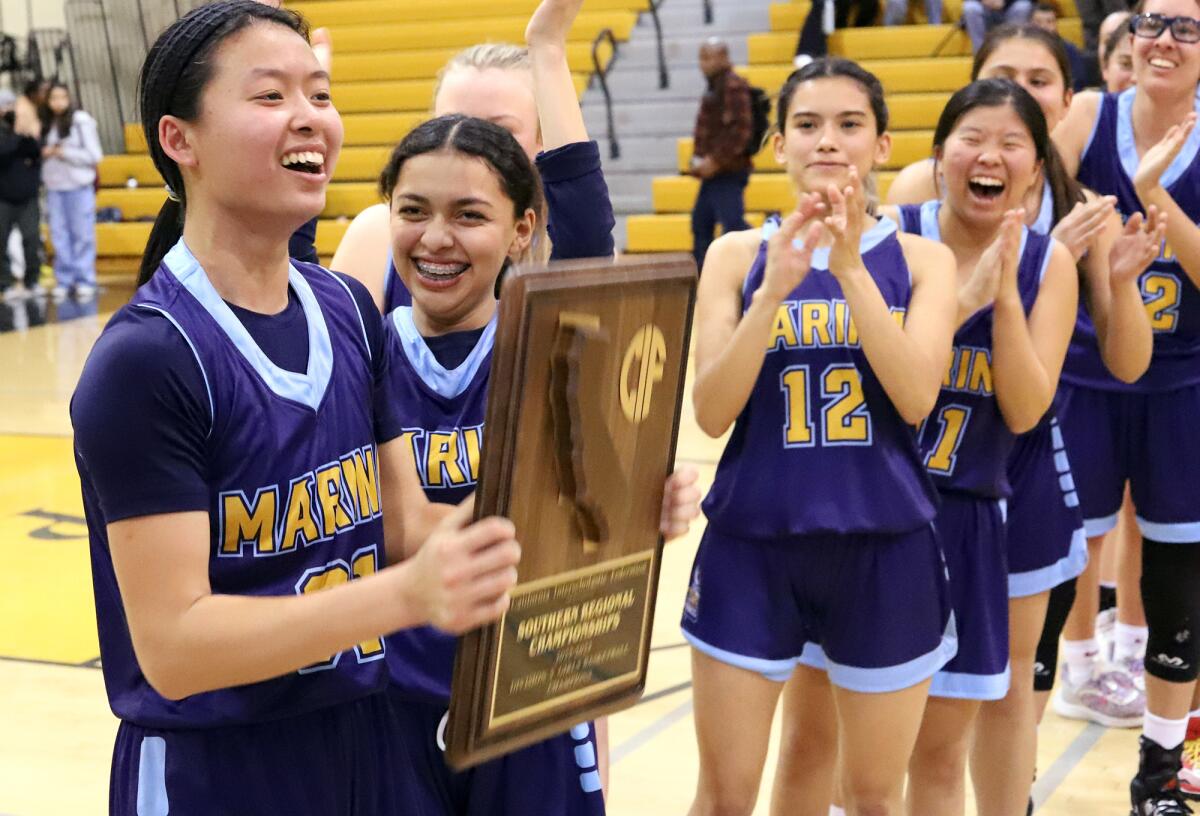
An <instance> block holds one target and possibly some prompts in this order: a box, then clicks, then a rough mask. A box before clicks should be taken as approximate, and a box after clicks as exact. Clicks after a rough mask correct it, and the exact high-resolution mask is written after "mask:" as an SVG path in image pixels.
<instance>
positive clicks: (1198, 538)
mask: <svg viewBox="0 0 1200 816" xmlns="http://www.w3.org/2000/svg"><path fill="white" fill-rule="evenodd" d="M1134 518H1136V519H1137V524H1138V529H1140V530H1141V531H1142V535H1144V536H1145V537H1146V538H1148V539H1150V540H1151V541H1161V542H1163V543H1164V544H1195V543H1196V542H1200V521H1185V522H1179V523H1174V524H1163V523H1161V522H1157V521H1147V520H1146V519H1144V518H1142V517H1141V516H1134Z"/></svg>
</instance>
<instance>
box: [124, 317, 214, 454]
mask: <svg viewBox="0 0 1200 816" xmlns="http://www.w3.org/2000/svg"><path fill="white" fill-rule="evenodd" d="M137 306H138V308H140V309H146V310H148V311H151V312H158V313H159V314H160V315H162V316H163V317H165V318H166V319H167V320H169V321H171V325H172V326H174V327H175V328H176V329H178V330H179V333H180V334H181V335H183V341H184V342H185V343H187V344H188V348H190V349H191V350H192V356H193V357H195V358H196V365H198V366H200V376H201V377H202V378H203V379H204V390H205V392H206V393H207V394H208V420H209V426H208V433H206V434H205V436H211V435H212V429H213V425H214V424H216V421H217V413H216V410H217V409H216V405H215V403H214V402H213V394H212V386H211V385H209V384H208V372H207V371H205V370H204V362H203V361H202V360H201V359H200V352H198V351H196V344H195V343H193V342H192V338H190V337H188V333H187V332H185V331H184V330H183V326H180V325H179V321H178V320H176V319H175V318H173V317H171V313H170V312H168V311H167V310H166V309H161V308H159V307H158V306H151V305H150V304H149V303H139V304H137Z"/></svg>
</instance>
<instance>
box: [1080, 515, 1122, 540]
mask: <svg viewBox="0 0 1200 816" xmlns="http://www.w3.org/2000/svg"><path fill="white" fill-rule="evenodd" d="M1118 513H1119V511H1118ZM1118 513H1113V514H1112V515H1111V516H1104V517H1103V518H1085V519H1084V520H1083V531H1084V532H1085V533H1086V534H1087V537H1088V538H1095V537H1096V536H1102V535H1104V534H1105V533H1107V532H1108V531H1109V530H1111V529H1112V528H1114V527H1116V526H1117V515H1118Z"/></svg>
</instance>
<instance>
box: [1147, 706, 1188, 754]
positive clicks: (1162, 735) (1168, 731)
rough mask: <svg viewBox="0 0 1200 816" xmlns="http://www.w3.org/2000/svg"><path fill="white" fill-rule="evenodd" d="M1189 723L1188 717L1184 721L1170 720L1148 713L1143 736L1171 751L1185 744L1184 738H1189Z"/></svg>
mask: <svg viewBox="0 0 1200 816" xmlns="http://www.w3.org/2000/svg"><path fill="white" fill-rule="evenodd" d="M1187 723H1188V721H1187V717H1184V718H1183V719H1182V720H1168V719H1167V718H1165V717H1158V716H1155V715H1154V714H1151V713H1150V712H1149V711H1147V712H1146V719H1145V721H1144V722H1143V723H1142V735H1143V736H1145V737H1146V739H1149V740H1154V741H1155V742H1157V743H1158V744H1159V745H1161V746H1162V747H1163V748H1166V749H1167V750H1168V751H1169V750H1171V749H1172V748H1177V747H1179V746H1180V745H1181V744H1182V743H1183V739H1184V737H1186V736H1187Z"/></svg>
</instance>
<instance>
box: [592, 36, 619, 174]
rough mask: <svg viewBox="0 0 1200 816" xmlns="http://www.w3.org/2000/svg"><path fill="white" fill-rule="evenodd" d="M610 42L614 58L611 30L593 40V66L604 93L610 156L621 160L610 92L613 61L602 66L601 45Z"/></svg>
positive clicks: (614, 38) (615, 51)
mask: <svg viewBox="0 0 1200 816" xmlns="http://www.w3.org/2000/svg"><path fill="white" fill-rule="evenodd" d="M604 40H608V42H609V45H610V47H611V48H612V53H613V57H615V56H616V53H617V38H616V36H614V35H613V31H612V29H611V28H605V29H602V30H601V31H600V33H599V34H597V35H596V39H594V40H592V65H593V67H595V69H596V78H597V79H598V80H600V90H601V91H602V92H603V93H604V114H605V117H606V118H607V120H608V154H609V156H610V157H611V158H614V159H619V158H621V146H620V145H619V144H618V143H617V129H616V126H615V125H613V109H612V104H613V103H612V94H611V93H609V91H608V69H609V68H610V67H611V66H612V63H613V59H612V57H610V58H609V60H608V63H607V64H606V65H601V64H600V43H601V42H603V41H604Z"/></svg>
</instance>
